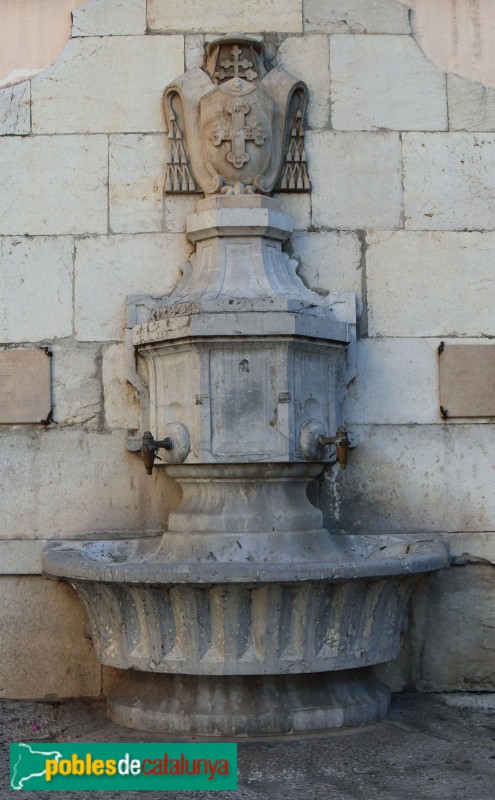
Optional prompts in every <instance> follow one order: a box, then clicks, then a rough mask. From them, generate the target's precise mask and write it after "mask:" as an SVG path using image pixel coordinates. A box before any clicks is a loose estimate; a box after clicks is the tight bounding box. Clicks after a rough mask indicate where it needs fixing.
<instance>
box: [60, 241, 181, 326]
mask: <svg viewBox="0 0 495 800" xmlns="http://www.w3.org/2000/svg"><path fill="white" fill-rule="evenodd" d="M190 252H191V248H190V245H188V243H187V242H186V240H185V237H184V236H182V235H180V234H179V235H175V234H158V233H155V234H138V235H122V236H105V237H95V238H88V239H82V240H80V241H79V242H78V243H77V247H76V262H75V263H76V279H75V327H76V335H77V338H78V339H79V340H80V341H90V342H91V341H93V342H95V341H107V340H109V339H110V340H111V339H121V338H122V336H123V332H124V325H125V298H126V296H127V295H131V294H157V295H161V294H166V293H168V292H170V291H171V290H172V289H173V287H174V286H175V284H176V283H177V281H178V280H179V277H180V272H179V270H180V267H181V265H182V264H183V262H184V261H186V260H187V258H188V256H189V254H190Z"/></svg>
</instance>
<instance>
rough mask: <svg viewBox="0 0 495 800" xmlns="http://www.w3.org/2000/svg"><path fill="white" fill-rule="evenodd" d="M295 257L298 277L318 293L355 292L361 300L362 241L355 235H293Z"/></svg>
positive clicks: (333, 233) (337, 233) (338, 233)
mask: <svg viewBox="0 0 495 800" xmlns="http://www.w3.org/2000/svg"><path fill="white" fill-rule="evenodd" d="M292 249H293V251H294V256H295V257H296V258H298V259H299V260H300V267H299V269H298V274H299V276H300V277H301V278H302V280H303V281H304V283H305V284H306V285H307V286H309V287H310V288H311V289H313V290H314V291H315V292H318V293H319V294H320V293H321V294H328V292H354V293H355V294H356V297H357V298H359V299H360V298H361V280H362V274H361V242H360V241H359V238H358V237H357V236H356V234H354V233H345V232H337V231H331V232H328V233H323V232H322V233H295V234H294V235H293V236H292Z"/></svg>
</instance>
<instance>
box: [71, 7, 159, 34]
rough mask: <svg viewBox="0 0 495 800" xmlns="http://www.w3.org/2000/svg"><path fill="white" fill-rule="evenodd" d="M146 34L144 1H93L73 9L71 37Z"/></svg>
mask: <svg viewBox="0 0 495 800" xmlns="http://www.w3.org/2000/svg"><path fill="white" fill-rule="evenodd" d="M133 33H146V0H92V1H91V2H88V3H86V4H85V5H83V6H80V7H79V8H74V9H73V10H72V36H128V35H129V34H133Z"/></svg>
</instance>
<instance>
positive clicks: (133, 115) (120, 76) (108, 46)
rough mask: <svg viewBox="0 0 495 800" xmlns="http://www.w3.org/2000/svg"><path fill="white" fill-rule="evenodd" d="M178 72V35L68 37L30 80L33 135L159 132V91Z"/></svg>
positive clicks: (180, 59) (180, 63) (180, 51)
mask: <svg viewBox="0 0 495 800" xmlns="http://www.w3.org/2000/svg"><path fill="white" fill-rule="evenodd" d="M183 68H184V39H183V37H182V36H167V37H166V38H164V37H161V36H125V37H122V36H108V37H94V38H93V37H90V36H88V37H85V38H82V39H74V40H73V41H72V42H70V43H69V44H68V46H67V47H66V49H65V51H64V56H63V58H61V59H60V60H59V61H57V63H56V64H54V66H53V67H51V68H50V69H49V70H47V71H45V72H43V74H42V75H39V76H37V77H36V78H35V79H33V81H32V86H31V95H32V102H33V105H32V120H33V132H34V133H79V132H84V133H120V132H123V133H129V132H131V133H132V132H143V133H145V132H148V131H162V130H163V129H164V118H163V111H162V105H161V99H162V92H163V87H164V86H165V84H166V83H167V82H168V81H171V80H172V79H173V78H174V77H175V76H176V75H178V74H179V73H180V72H181V71H182V70H183ZM102 75H104V76H105V80H102V77H101V76H102Z"/></svg>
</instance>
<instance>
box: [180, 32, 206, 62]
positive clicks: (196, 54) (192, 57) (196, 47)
mask: <svg viewBox="0 0 495 800" xmlns="http://www.w3.org/2000/svg"><path fill="white" fill-rule="evenodd" d="M204 55H205V37H204V35H203V34H201V33H189V34H187V35H186V36H185V38H184V66H185V69H194V68H195V67H202V66H203V60H204Z"/></svg>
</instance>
